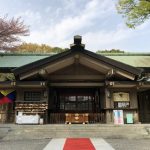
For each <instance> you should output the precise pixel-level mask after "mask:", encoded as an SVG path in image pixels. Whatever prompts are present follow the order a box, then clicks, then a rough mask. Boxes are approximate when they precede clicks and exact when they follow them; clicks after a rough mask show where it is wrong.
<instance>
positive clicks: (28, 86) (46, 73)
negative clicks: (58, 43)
mask: <svg viewBox="0 0 150 150" xmlns="http://www.w3.org/2000/svg"><path fill="white" fill-rule="evenodd" d="M11 71H12V73H14V75H15V80H14V81H7V82H6V81H5V82H1V83H0V89H1V90H7V89H14V90H15V91H16V100H15V102H14V103H13V108H12V113H14V114H13V116H12V118H14V119H12V120H15V117H14V116H15V115H17V114H18V113H19V112H23V114H26V115H30V114H32V115H35V114H39V115H40V117H41V118H43V119H44V122H45V123H67V122H69V121H68V119H70V120H72V121H73V122H74V123H81V122H84V123H113V122H114V118H113V110H123V113H124V121H125V122H126V114H129V113H130V114H133V119H134V123H139V122H143V123H149V122H150V95H149V93H150V82H148V78H147V76H149V73H148V72H146V73H145V72H144V71H143V70H141V69H139V68H135V67H133V66H130V65H127V64H124V63H121V62H119V61H116V60H113V59H110V58H107V57H105V56H102V55H98V54H95V53H93V52H90V51H88V50H85V48H84V45H83V44H82V43H81V37H80V36H75V37H74V44H72V45H71V48H70V50H68V51H65V52H63V53H60V54H56V55H53V56H50V57H47V58H44V59H41V60H37V61H35V62H32V63H29V64H26V65H24V66H21V67H16V68H15V69H12V70H11ZM145 79H146V80H145ZM5 110H6V109H5ZM0 115H1V116H0V120H1V122H2V116H3V115H2V110H1V112H0ZM7 116H9V113H8V111H7ZM69 117H71V118H69ZM82 120H84V121H82ZM3 122H6V120H5V121H4V120H3Z"/></svg>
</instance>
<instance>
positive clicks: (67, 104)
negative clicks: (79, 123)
mask: <svg viewBox="0 0 150 150" xmlns="http://www.w3.org/2000/svg"><path fill="white" fill-rule="evenodd" d="M50 93H51V94H50V99H49V113H48V114H49V122H50V123H65V115H66V114H68V113H74V114H76V113H78V114H82V113H86V114H88V115H89V122H91V123H94V122H101V121H102V120H104V114H105V113H104V110H102V109H101V103H100V89H98V88H50Z"/></svg>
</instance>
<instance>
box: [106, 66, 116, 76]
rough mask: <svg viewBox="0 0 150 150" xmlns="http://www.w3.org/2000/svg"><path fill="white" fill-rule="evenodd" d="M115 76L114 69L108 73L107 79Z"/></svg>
mask: <svg viewBox="0 0 150 150" xmlns="http://www.w3.org/2000/svg"><path fill="white" fill-rule="evenodd" d="M114 74H115V71H114V69H113V68H112V69H110V70H109V71H108V72H107V74H106V78H110V77H112V76H113V75H114Z"/></svg>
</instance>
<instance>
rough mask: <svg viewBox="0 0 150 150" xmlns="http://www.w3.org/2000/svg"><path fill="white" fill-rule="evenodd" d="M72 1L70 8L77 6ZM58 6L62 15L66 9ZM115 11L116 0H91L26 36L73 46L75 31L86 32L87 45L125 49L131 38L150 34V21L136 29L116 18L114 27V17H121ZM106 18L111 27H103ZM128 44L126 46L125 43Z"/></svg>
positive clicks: (92, 47) (45, 41) (77, 32)
mask: <svg viewBox="0 0 150 150" xmlns="http://www.w3.org/2000/svg"><path fill="white" fill-rule="evenodd" d="M67 2H68V3H67ZM71 2H72V3H71V4H70V3H69V1H68V0H66V9H69V8H70V7H71V9H75V8H74V7H76V6H77V4H76V3H75V1H71ZM67 4H68V5H67ZM49 9H50V7H49ZM57 9H58V12H57V13H56V12H55V15H56V14H57V15H60V13H61V12H62V10H61V8H57ZM47 10H48V7H47ZM70 13H71V12H70ZM115 13H116V9H115V4H114V2H113V1H112V0H103V1H100V0H91V1H89V2H88V3H86V5H85V7H84V9H83V10H81V11H80V12H79V13H77V14H76V15H75V16H71V15H68V16H63V17H62V18H60V19H59V20H57V21H56V23H53V24H50V25H49V26H48V25H45V26H44V22H42V26H43V29H42V30H34V31H31V35H30V37H26V38H24V40H25V41H27V42H34V43H39V44H40V43H46V44H49V45H51V46H58V47H69V44H71V43H72V41H73V35H76V34H80V35H82V36H83V43H84V44H86V48H87V49H90V50H93V51H96V50H98V49H112V48H121V49H122V48H123V49H124V47H127V46H128V47H129V45H128V41H132V40H133V39H136V38H138V37H139V36H141V35H145V34H147V33H146V32H150V31H148V27H149V25H150V21H148V22H146V23H144V24H143V25H141V26H140V27H138V28H137V29H136V30H131V29H129V28H127V27H126V26H125V24H124V23H120V22H116V23H115V25H116V26H114V28H112V27H111V26H112V25H111V21H110V20H111V17H114V18H115V17H117V14H115ZM24 15H25V16H29V18H32V17H34V16H35V18H34V19H35V20H40V19H41V16H40V15H39V14H38V13H35V15H34V14H33V13H31V12H30V11H29V12H28V11H27V12H25V13H24ZM36 18H37V19H36ZM54 18H55V17H54ZM105 22H107V25H106V26H107V27H109V26H110V28H109V29H108V28H107V27H105V26H104V28H102V29H101V28H100V27H99V26H100V25H102V24H105ZM146 29H147V30H146ZM125 44H126V46H124V45H125ZM134 44H135V43H134ZM136 44H137V43H136Z"/></svg>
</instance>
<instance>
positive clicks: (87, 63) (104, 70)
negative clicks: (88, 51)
mask: <svg viewBox="0 0 150 150" xmlns="http://www.w3.org/2000/svg"><path fill="white" fill-rule="evenodd" d="M79 63H80V64H82V65H84V66H87V67H89V68H92V69H95V70H97V71H99V72H101V73H103V74H106V73H107V72H108V70H110V68H109V67H107V66H105V64H102V63H99V62H96V61H94V60H91V59H89V58H85V57H80V59H79Z"/></svg>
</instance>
